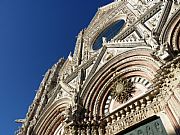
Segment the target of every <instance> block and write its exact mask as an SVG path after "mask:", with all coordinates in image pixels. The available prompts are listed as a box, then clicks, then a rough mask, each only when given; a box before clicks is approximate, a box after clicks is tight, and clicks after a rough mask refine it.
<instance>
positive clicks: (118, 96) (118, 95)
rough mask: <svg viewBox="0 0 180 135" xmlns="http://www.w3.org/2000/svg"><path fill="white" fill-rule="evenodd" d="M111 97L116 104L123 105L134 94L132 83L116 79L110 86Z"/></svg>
mask: <svg viewBox="0 0 180 135" xmlns="http://www.w3.org/2000/svg"><path fill="white" fill-rule="evenodd" d="M110 90H111V95H112V98H114V99H115V100H116V101H117V102H120V103H124V102H126V101H128V100H129V99H130V98H131V97H132V93H133V92H135V90H134V86H133V83H132V82H130V81H128V80H123V79H121V78H117V79H115V80H114V81H113V84H112V86H111V89H110Z"/></svg>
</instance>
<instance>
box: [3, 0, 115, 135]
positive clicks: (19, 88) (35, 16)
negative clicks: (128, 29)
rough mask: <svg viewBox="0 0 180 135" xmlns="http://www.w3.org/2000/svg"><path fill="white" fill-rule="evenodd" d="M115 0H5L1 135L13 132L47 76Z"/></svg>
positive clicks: (8, 134) (10, 134)
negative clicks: (93, 18) (97, 13)
mask: <svg viewBox="0 0 180 135" xmlns="http://www.w3.org/2000/svg"><path fill="white" fill-rule="evenodd" d="M111 1H112V0H0V92H1V94H0V135H13V134H14V131H15V130H16V129H17V128H18V126H20V125H18V124H16V123H15V122H14V120H15V119H18V118H24V117H25V114H26V112H27V109H28V106H29V105H30V104H31V102H32V100H33V98H34V96H35V92H36V90H37V89H38V87H39V84H40V82H41V80H42V78H43V75H44V74H45V72H46V71H47V69H48V68H50V67H51V66H52V65H53V64H54V63H56V62H57V61H58V59H59V58H61V57H65V58H66V57H67V56H68V54H69V52H70V51H73V49H74V45H75V41H76V36H77V35H78V33H79V31H80V30H81V29H83V28H85V27H87V25H88V24H89V22H90V20H91V19H92V17H93V16H94V15H95V12H96V11H97V9H98V7H101V6H102V5H105V4H107V3H110V2H111Z"/></svg>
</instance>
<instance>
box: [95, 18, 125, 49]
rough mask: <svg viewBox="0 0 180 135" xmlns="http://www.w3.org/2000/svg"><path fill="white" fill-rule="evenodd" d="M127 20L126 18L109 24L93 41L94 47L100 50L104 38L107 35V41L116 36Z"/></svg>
mask: <svg viewBox="0 0 180 135" xmlns="http://www.w3.org/2000/svg"><path fill="white" fill-rule="evenodd" d="M124 24H125V21H124V20H122V19H121V20H118V21H116V22H115V23H113V24H111V25H110V26H108V27H107V28H106V29H104V30H103V31H102V32H101V33H100V34H99V35H98V37H97V38H96V40H95V41H94V43H93V46H92V49H93V50H98V49H100V48H101V47H102V43H103V40H102V38H103V37H105V38H106V41H110V40H111V39H112V38H114V37H115V36H116V35H117V34H118V33H119V31H120V30H121V29H122V27H123V26H124Z"/></svg>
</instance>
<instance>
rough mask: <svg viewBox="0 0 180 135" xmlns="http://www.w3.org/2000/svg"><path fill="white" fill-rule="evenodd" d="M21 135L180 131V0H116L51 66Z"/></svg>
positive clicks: (168, 134) (171, 134)
mask: <svg viewBox="0 0 180 135" xmlns="http://www.w3.org/2000/svg"><path fill="white" fill-rule="evenodd" d="M16 121H17V122H19V123H22V126H21V128H20V129H18V131H17V132H16V134H17V135H180V0H115V1H113V2H112V3H110V4H108V5H105V6H103V7H100V8H99V9H98V10H97V12H96V14H95V16H94V17H93V19H92V21H91V22H90V23H89V25H88V27H87V28H85V29H83V30H82V31H80V32H79V34H78V38H77V41H76V43H75V49H74V52H73V53H72V54H70V55H69V56H68V58H67V59H66V60H65V59H60V60H59V61H58V62H57V63H56V64H54V65H53V66H52V68H51V69H48V71H47V72H46V74H45V76H44V79H43V80H42V82H41V84H40V86H39V89H38V91H37V93H36V96H35V98H34V100H33V101H32V104H31V105H30V107H29V109H28V112H27V114H26V117H25V118H24V119H19V120H16Z"/></svg>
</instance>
